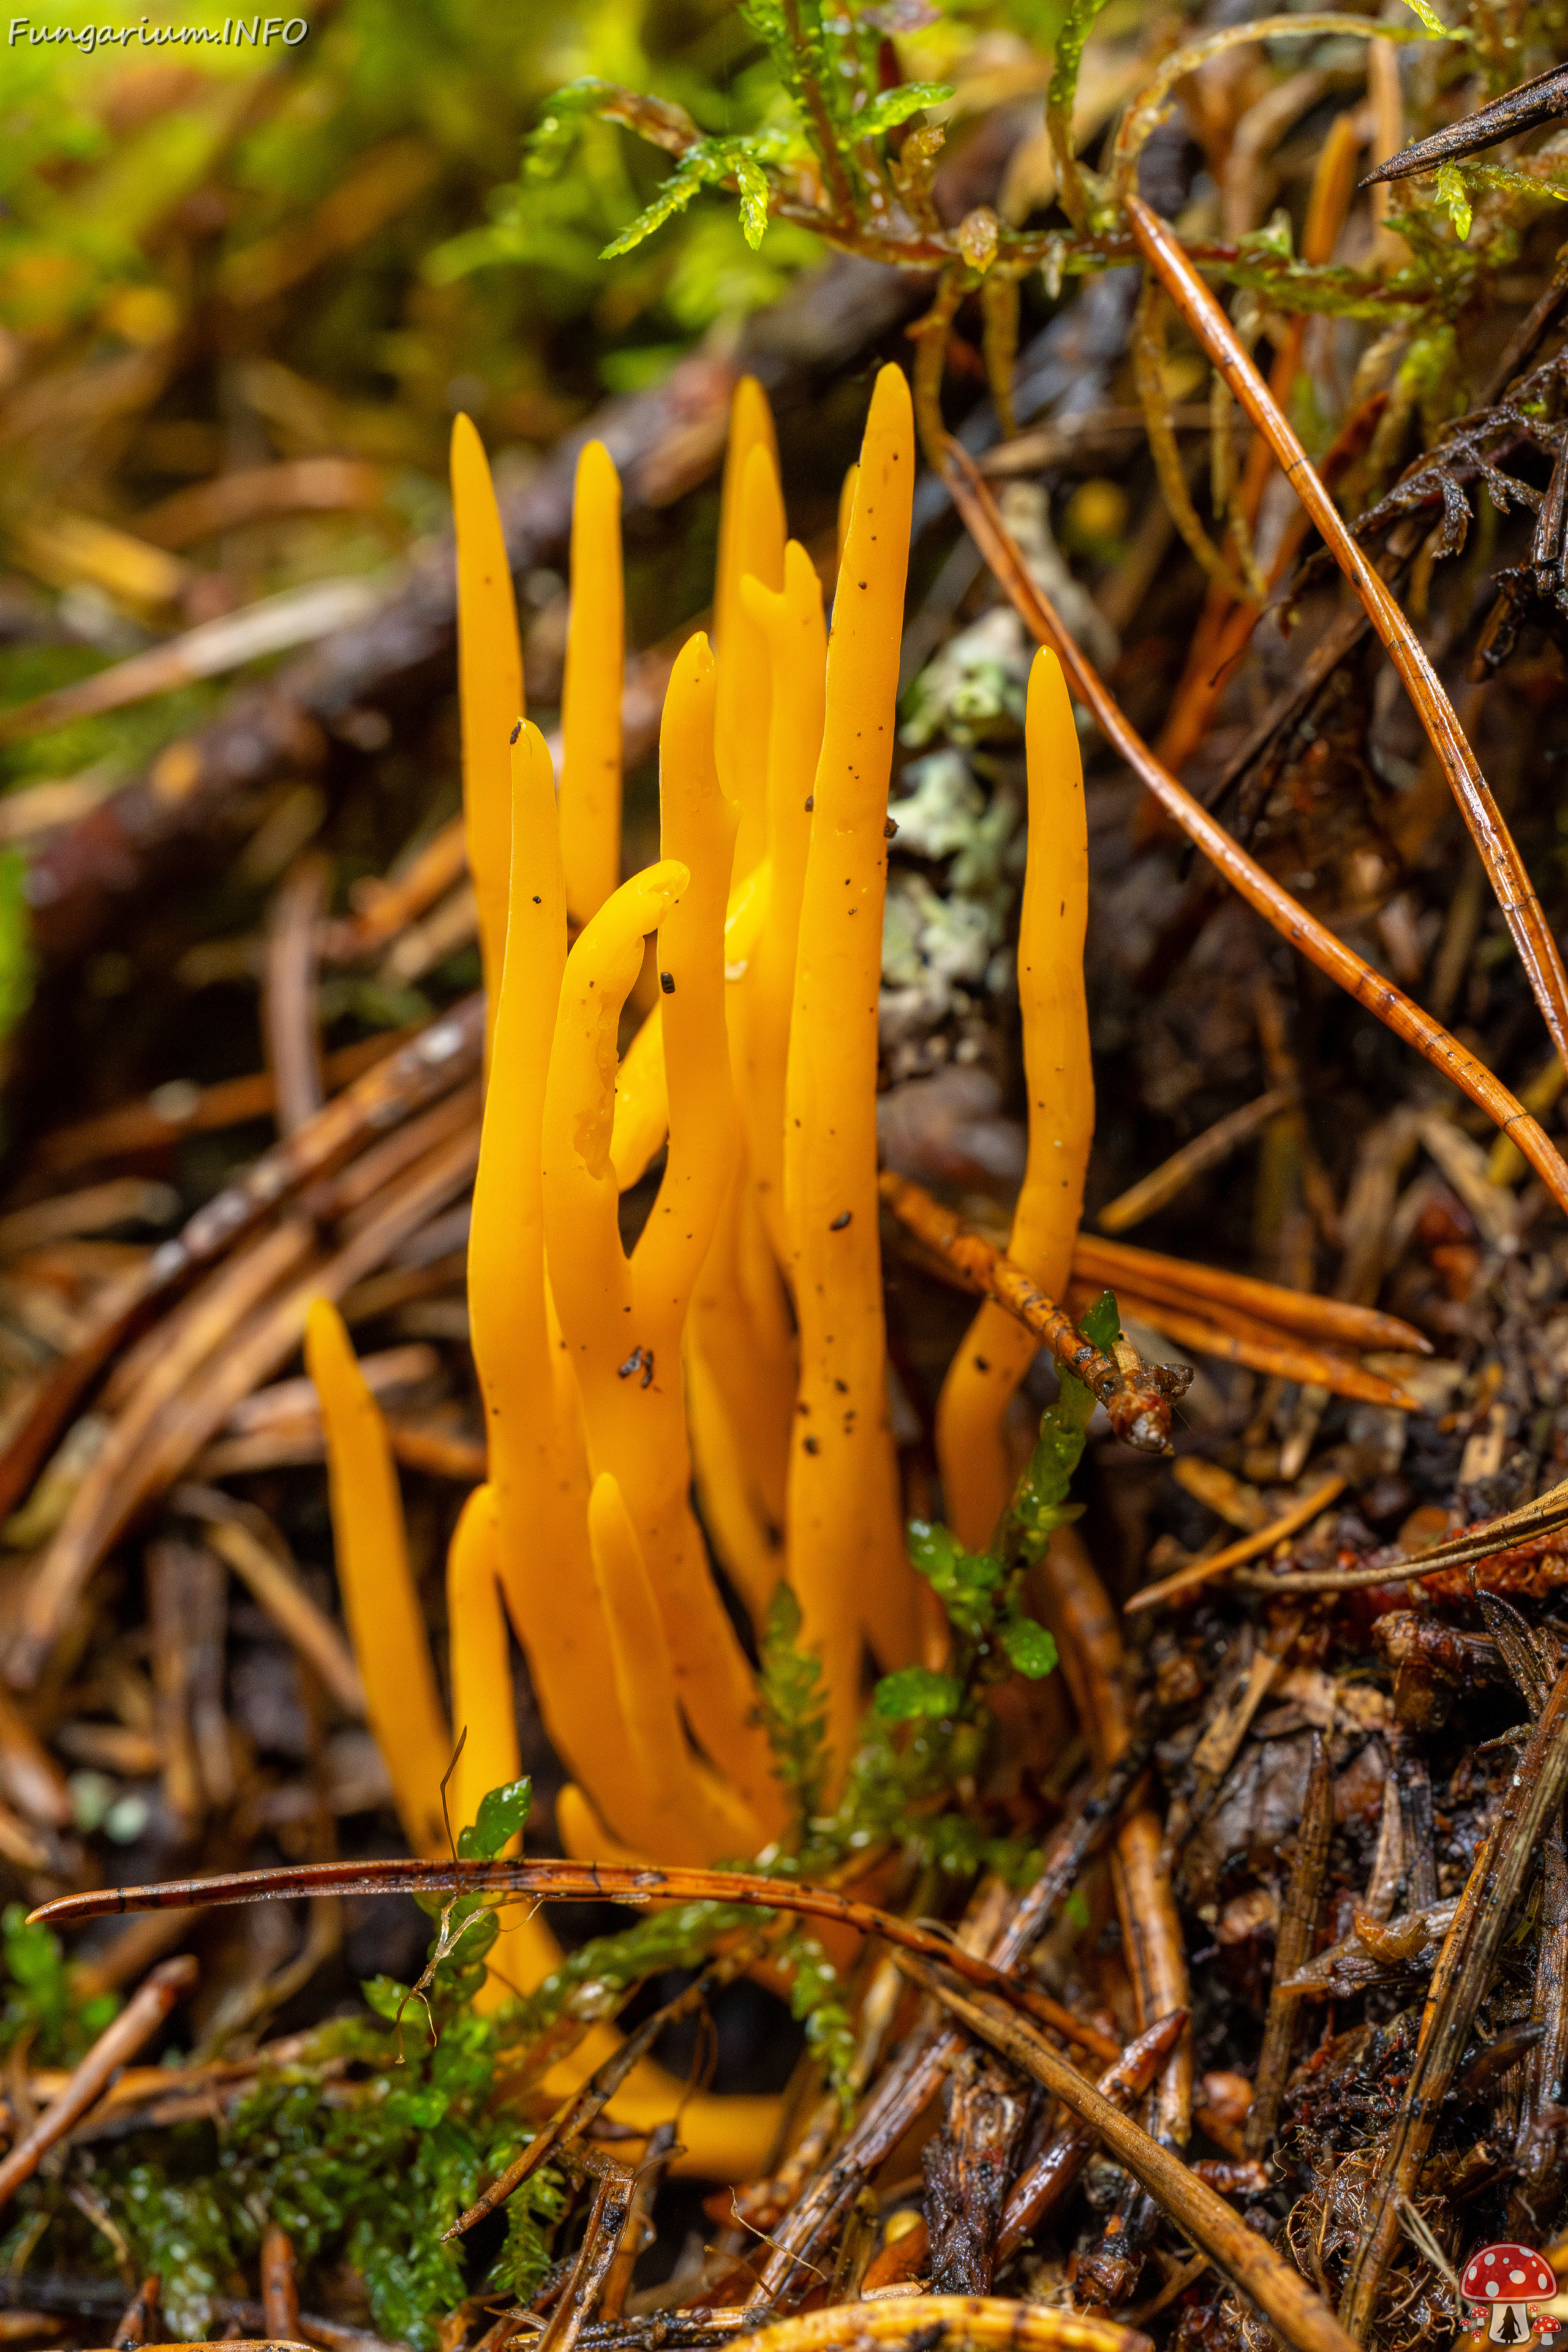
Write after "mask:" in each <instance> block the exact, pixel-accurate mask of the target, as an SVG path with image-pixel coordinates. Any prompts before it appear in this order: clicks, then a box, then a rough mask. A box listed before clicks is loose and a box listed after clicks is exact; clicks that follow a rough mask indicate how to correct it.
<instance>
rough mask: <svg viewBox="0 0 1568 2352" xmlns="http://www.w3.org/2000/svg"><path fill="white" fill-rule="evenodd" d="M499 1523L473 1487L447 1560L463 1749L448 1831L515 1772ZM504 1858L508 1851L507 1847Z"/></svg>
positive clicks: (485, 1491) (491, 1499) (487, 1492)
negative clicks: (501, 1592)
mask: <svg viewBox="0 0 1568 2352" xmlns="http://www.w3.org/2000/svg"><path fill="white" fill-rule="evenodd" d="M499 1562H500V1516H499V1514H498V1512H497V1510H496V1498H495V1489H494V1487H493V1486H489V1485H488V1484H487V1485H485V1486H476V1487H475V1488H474V1491H473V1493H472V1494H471V1495H470V1496H468V1501H467V1502H466V1503H465V1504H464V1505H463V1508H462V1512H461V1515H460V1517H458V1524H457V1527H456V1528H454V1529H453V1533H452V1541H451V1545H450V1547H449V1549H448V1550H447V1628H448V1633H447V1640H448V1643H449V1649H448V1658H447V1663H448V1668H449V1671H450V1674H451V1679H452V1721H453V1724H454V1726H455V1727H456V1733H457V1736H458V1738H461V1740H462V1748H461V1750H460V1752H459V1754H458V1759H457V1761H456V1763H455V1764H454V1766H453V1768H452V1778H451V1781H450V1784H449V1787H448V1791H447V1801H448V1810H449V1811H450V1814H451V1819H452V1822H453V1826H454V1827H455V1828H458V1827H461V1825H462V1824H463V1823H464V1822H471V1821H474V1820H476V1819H477V1818H478V1815H479V1801H480V1799H481V1798H482V1797H484V1796H485V1795H486V1794H487V1792H488V1791H489V1790H491V1789H500V1788H504V1787H505V1786H506V1785H507V1783H508V1782H509V1781H511V1780H516V1779H517V1777H518V1775H519V1773H520V1772H521V1769H522V1762H521V1757H520V1756H519V1753H518V1745H517V1717H516V1714H515V1712H514V1711H513V1706H512V1690H511V1660H510V1655H509V1654H508V1643H507V1625H506V1611H505V1609H504V1607H503V1606H502V1603H501V1595H500V1579H499V1576H498V1573H497V1570H498V1565H499ZM506 1850H507V1851H508V1852H509V1853H510V1852H514V1851H515V1847H508V1848H507V1849H506Z"/></svg>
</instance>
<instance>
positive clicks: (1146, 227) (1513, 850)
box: [1127, 194, 1568, 1060]
mask: <svg viewBox="0 0 1568 2352" xmlns="http://www.w3.org/2000/svg"><path fill="white" fill-rule="evenodd" d="M1127 216H1128V218H1129V220H1130V221H1131V224H1132V233H1133V235H1134V236H1135V237H1136V238H1137V240H1138V243H1139V245H1140V246H1141V247H1142V250H1143V253H1144V255H1145V257H1146V258H1147V259H1148V261H1149V263H1150V266H1151V267H1152V269H1153V270H1154V271H1155V272H1156V274H1157V275H1158V277H1159V278H1160V281H1161V283H1162V284H1163V286H1164V288H1165V289H1166V291H1167V292H1168V293H1169V295H1170V297H1171V299H1172V300H1173V302H1174V303H1176V304H1177V306H1178V307H1179V309H1180V310H1181V312H1182V316H1183V317H1184V319H1185V320H1186V322H1187V324H1188V326H1189V327H1191V329H1192V331H1193V332H1194V335H1195V336H1196V337H1197V339H1198V341H1199V342H1200V343H1201V344H1202V346H1203V348H1204V350H1205V352H1207V353H1208V356H1209V358H1210V359H1211V360H1212V362H1214V365H1215V368H1216V369H1217V370H1218V371H1219V373H1220V374H1221V375H1222V376H1223V377H1224V378H1225V379H1226V383H1229V385H1230V386H1231V388H1232V390H1233V391H1234V392H1235V394H1236V396H1237V399H1238V400H1239V401H1240V402H1241V404H1242V406H1243V407H1244V408H1245V409H1246V411H1247V415H1249V416H1250V417H1251V419H1252V421H1253V423H1254V424H1255V425H1257V427H1258V431H1259V432H1260V433H1262V434H1263V435H1264V436H1266V438H1267V439H1268V443H1269V446H1271V447H1272V449H1273V451H1274V454H1275V457H1277V458H1278V460H1279V468H1280V471H1281V472H1282V473H1283V474H1284V476H1285V478H1286V479H1287V480H1288V481H1289V484H1290V486H1291V488H1293V489H1294V491H1295V492H1296V495H1297V497H1298V498H1299V499H1300V501H1301V504H1302V505H1303V506H1304V507H1305V508H1306V509H1307V511H1308V513H1309V514H1310V516H1311V518H1312V520H1313V522H1314V523H1315V524H1316V525H1317V527H1318V530H1320V531H1321V534H1322V539H1323V543H1324V545H1325V546H1326V547H1327V548H1329V549H1330V551H1331V552H1332V554H1333V556H1334V559H1335V561H1336V562H1337V563H1338V564H1339V566H1340V569H1341V571H1342V572H1343V573H1344V575H1345V577H1346V579H1347V580H1349V582H1350V583H1351V585H1352V587H1353V588H1354V590H1355V592H1356V593H1357V595H1358V596H1359V597H1360V598H1361V600H1362V603H1363V605H1364V606H1365V607H1366V612H1367V616H1368V618H1369V619H1370V621H1371V622H1372V625H1373V628H1374V629H1375V630H1376V631H1377V634H1378V635H1379V636H1380V637H1381V638H1382V640H1383V643H1384V646H1385V647H1386V648H1387V651H1388V656H1389V658H1390V660H1391V661H1392V662H1393V664H1394V668H1395V669H1396V670H1397V671H1398V673H1399V675H1400V677H1401V678H1402V679H1403V681H1404V684H1405V691H1406V693H1407V694H1408V695H1409V697H1410V699H1411V701H1412V702H1413V703H1414V704H1415V709H1416V710H1417V712H1418V713H1419V715H1420V719H1421V724H1422V726H1423V727H1424V728H1425V729H1426V737H1427V740H1428V741H1429V742H1430V744H1431V746H1432V749H1433V751H1435V752H1436V755H1437V759H1438V761H1439V763H1440V765H1441V767H1442V769H1443V772H1444V774H1445V775H1446V776H1447V779H1448V783H1449V786H1450V788H1451V789H1452V792H1453V794H1454V798H1455V799H1456V800H1457V801H1458V803H1459V808H1460V811H1461V813H1462V814H1463V816H1464V819H1465V823H1466V824H1468V826H1469V829H1470V837H1471V839H1472V840H1473V841H1474V843H1475V845H1476V850H1477V853H1478V855H1479V857H1480V860H1481V863H1482V865H1483V866H1485V867H1486V870H1487V878H1488V879H1489V882H1490V883H1491V886H1492V888H1493V890H1494V891H1495V892H1496V893H1497V901H1498V904H1499V906H1500V908H1502V911H1503V917H1504V919H1505V920H1506V922H1507V924H1508V927H1509V929H1510V933H1511V934H1512V937H1513V943H1514V945H1515V947H1516V948H1517V949H1518V950H1519V957H1520V961H1521V963H1522V964H1523V966H1524V968H1525V971H1527V972H1528V974H1529V975H1530V984H1531V989H1532V990H1533V991H1534V993H1535V1001H1536V1003H1538V1004H1539V1005H1540V1007H1541V1013H1542V1019H1543V1020H1544V1021H1545V1023H1546V1026H1547V1029H1548V1031H1549V1032H1550V1034H1551V1037H1552V1044H1553V1045H1555V1046H1556V1048H1557V1051H1558V1053H1559V1054H1560V1055H1563V1058H1564V1060H1568V971H1564V970H1563V958H1562V955H1561V953H1560V952H1559V950H1558V946H1557V941H1556V940H1555V939H1554V937H1553V936H1552V928H1551V926H1550V924H1549V923H1548V922H1547V919H1546V916H1545V914H1544V912H1543V910H1542V905H1541V901H1540V899H1539V898H1537V897H1536V895H1535V890H1534V887H1533V886H1532V884H1531V879H1530V877H1529V875H1528V874H1527V873H1526V871H1525V867H1524V861H1523V859H1522V858H1521V856H1520V854H1519V850H1518V846H1517V845H1516V844H1515V842H1514V838H1513V835H1511V834H1510V831H1509V829H1508V826H1507V824H1506V823H1505V822H1504V819H1503V814H1502V812H1501V810H1500V808H1499V807H1498V804H1497V803H1496V801H1495V800H1494V799H1493V798H1492V794H1491V790H1490V787H1489V784H1488V782H1487V780H1486V778H1485V777H1484V776H1483V775H1482V773H1481V772H1480V768H1479V764H1478V762H1477V760H1476V755H1475V753H1474V752H1473V751H1471V749H1470V747H1469V744H1468V741H1467V740H1466V738H1465V730H1464V729H1463V728H1462V727H1461V726H1460V724H1459V719H1458V712H1457V711H1456V710H1455V709H1454V706H1453V704H1452V703H1451V702H1450V701H1449V699H1448V698H1447V694H1446V693H1445V692H1444V690H1443V687H1442V684H1441V681H1440V680H1439V678H1438V677H1437V673H1436V670H1435V669H1434V668H1433V667H1432V665H1431V663H1430V662H1429V661H1428V660H1427V658H1426V648H1425V647H1424V646H1423V645H1422V643H1421V640H1420V638H1419V637H1418V636H1417V635H1416V634H1415V630H1414V629H1413V628H1412V626H1411V625H1410V623H1409V622H1408V621H1407V620H1406V618H1405V614H1404V613H1403V612H1402V611H1401V610H1400V607H1399V605H1398V604H1396V603H1395V602H1394V598H1393V596H1392V595H1391V594H1390V593H1389V591H1388V589H1387V587H1386V586H1385V585H1384V582H1383V581H1382V580H1381V579H1380V578H1379V577H1378V575H1377V572H1375V571H1374V570H1373V566H1372V565H1371V564H1370V563H1369V562H1368V561H1367V559H1366V557H1365V555H1364V554H1363V552H1362V550H1361V549H1360V547H1359V546H1358V545H1357V544H1356V541H1354V540H1353V539H1352V536H1351V534H1350V532H1349V531H1348V530H1346V529H1345V526H1344V523H1343V520H1342V518H1341V515H1340V510H1339V509H1338V508H1337V507H1336V506H1335V504H1334V502H1333V500H1332V499H1331V497H1330V496H1329V493H1328V491H1327V490H1326V489H1325V488H1324V487H1323V484H1322V482H1321V479H1320V478H1319V476H1318V474H1317V473H1316V471H1315V470H1314V468H1313V467H1312V464H1311V461H1310V458H1309V457H1308V456H1307V453H1306V451H1305V450H1304V449H1303V448H1302V446H1301V444H1300V441H1299V440H1298V439H1297V437H1296V436H1295V434H1294V433H1293V432H1292V431H1291V428H1290V425H1289V423H1288V421H1287V420H1286V418H1285V416H1284V415H1283V414H1282V412H1281V411H1280V409H1279V406H1278V404H1276V402H1275V400H1274V398H1273V396H1272V394H1270V392H1269V390H1268V385H1267V384H1266V383H1264V381H1263V378H1262V377H1261V375H1259V373H1258V370H1257V369H1256V368H1255V367H1254V365H1253V363H1252V362H1251V360H1250V359H1249V358H1248V357H1247V352H1246V351H1245V350H1244V349H1243V347H1242V345H1241V343H1240V341H1239V340H1238V339H1237V334H1236V331H1235V330H1234V329H1233V327H1232V326H1231V323H1230V321H1229V320H1228V319H1227V318H1226V315H1225V312H1224V311H1223V310H1221V309H1220V306H1219V304H1218V303H1217V302H1216V301H1215V299H1214V296H1213V295H1212V294H1211V293H1210V292H1209V290H1208V288H1207V287H1206V286H1205V284H1204V282H1203V279H1202V278H1200V277H1199V276H1198V273H1197V271H1196V269H1195V268H1194V267H1193V264H1192V262H1191V261H1190V260H1189V259H1188V257H1187V256H1186V254H1185V253H1184V251H1183V250H1182V247H1181V243H1180V240H1179V239H1178V238H1177V237H1176V236H1173V233H1172V231H1171V230H1170V228H1169V227H1168V226H1166V224H1165V223H1164V222H1163V220H1162V219H1161V218H1160V216H1159V215H1158V214H1157V213H1156V212H1154V211H1153V210H1152V208H1151V207H1150V206H1149V205H1146V204H1145V203H1144V202H1143V200H1142V197H1141V196H1135V195H1131V194H1130V195H1129V196H1128V198H1127Z"/></svg>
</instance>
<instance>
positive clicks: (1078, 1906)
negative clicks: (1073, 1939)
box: [1062, 1886, 1089, 1936]
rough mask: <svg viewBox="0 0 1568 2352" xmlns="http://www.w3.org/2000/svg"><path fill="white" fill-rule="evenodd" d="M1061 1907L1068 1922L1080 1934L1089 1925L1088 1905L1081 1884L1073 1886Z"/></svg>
mask: <svg viewBox="0 0 1568 2352" xmlns="http://www.w3.org/2000/svg"><path fill="white" fill-rule="evenodd" d="M1062 1909H1063V1911H1064V1912H1065V1914H1066V1916H1067V1918H1068V1924H1069V1925H1070V1926H1072V1927H1076V1928H1077V1929H1078V1931H1079V1935H1080V1936H1081V1935H1082V1933H1083V1931H1084V1929H1085V1928H1086V1927H1088V1925H1089V1905H1088V1903H1087V1902H1086V1901H1085V1899H1084V1893H1083V1889H1082V1887H1081V1886H1075V1887H1074V1888H1073V1891H1072V1893H1071V1894H1070V1895H1068V1899H1067V1901H1066V1902H1065V1903H1064V1904H1063V1906H1062Z"/></svg>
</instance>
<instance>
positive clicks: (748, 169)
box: [734, 153, 768, 253]
mask: <svg viewBox="0 0 1568 2352" xmlns="http://www.w3.org/2000/svg"><path fill="white" fill-rule="evenodd" d="M734 169H735V178H736V180H737V182H738V183H739V184H740V190H741V233H742V236H744V238H745V240H746V243H747V244H748V245H749V246H750V247H751V248H752V252H753V253H755V251H756V249H757V247H758V246H760V245H761V243H762V241H763V230H764V229H765V228H766V227H767V225H768V177H767V173H765V172H764V171H763V167H762V165H761V164H760V163H758V162H757V160H756V158H755V157H754V156H752V155H744V154H741V153H737V154H736V156H735V158H734Z"/></svg>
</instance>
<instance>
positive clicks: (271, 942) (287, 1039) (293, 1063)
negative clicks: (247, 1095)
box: [261, 856, 328, 1135]
mask: <svg viewBox="0 0 1568 2352" xmlns="http://www.w3.org/2000/svg"><path fill="white" fill-rule="evenodd" d="M327 873H328V869H327V863H326V860H325V858H323V857H321V856H307V857H301V858H300V860H299V861H298V863H297V864H296V865H295V866H293V867H292V869H291V870H290V871H289V873H288V874H286V875H285V876H284V877H283V880H282V881H281V883H280V884H279V887H278V889H277V891H276V892H275V894H274V896H273V900H272V906H271V908H270V911H269V913H268V923H267V969H266V974H265V978H264V980H263V982H262V990H261V1029H262V1035H263V1037H264V1039H265V1041H266V1045H267V1066H268V1069H269V1070H270V1071H271V1073H272V1083H273V1085H274V1086H275V1087H276V1088H277V1090H278V1127H279V1133H280V1134H283V1135H297V1134H298V1133H299V1131H300V1129H301V1128H302V1127H307V1126H309V1124H310V1120H311V1119H312V1118H315V1117H316V1116H317V1114H318V1113H319V1112H320V1110H321V1106H322V1104H323V1102H324V1101H325V1099H326V1097H325V1092H324V1089H323V1086H322V1079H321V1034H320V1024H319V1022H318V1018H317V1010H316V933H317V930H318V929H320V925H321V909H322V908H323V907H324V906H325V904H326V897H327Z"/></svg>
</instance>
